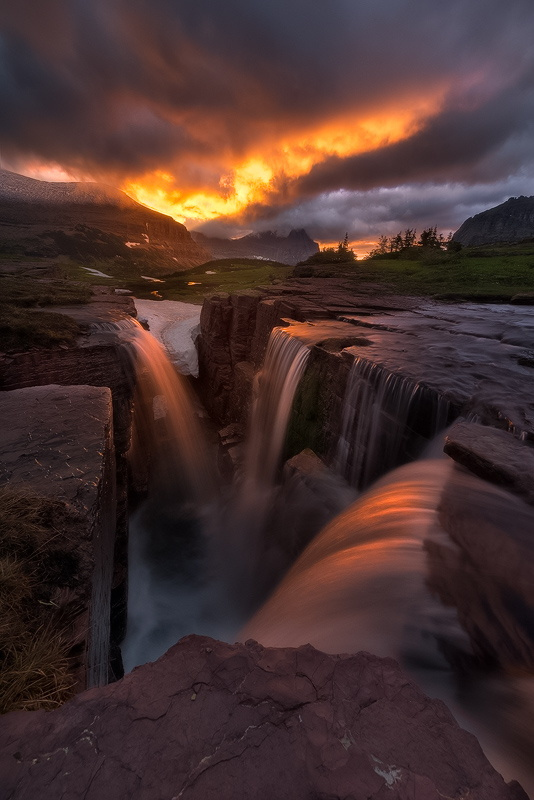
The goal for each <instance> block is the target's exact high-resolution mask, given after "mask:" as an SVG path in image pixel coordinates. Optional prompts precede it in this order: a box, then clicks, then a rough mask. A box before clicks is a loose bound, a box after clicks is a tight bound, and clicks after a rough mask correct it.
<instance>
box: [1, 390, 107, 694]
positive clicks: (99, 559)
mask: <svg viewBox="0 0 534 800" xmlns="http://www.w3.org/2000/svg"><path fill="white" fill-rule="evenodd" d="M0 416H1V418H2V427H1V429H0V483H1V484H2V485H8V486H9V487H10V488H23V489H28V490H29V491H31V492H32V493H35V494H37V495H40V496H43V497H47V498H51V499H52V500H54V501H56V500H59V501H60V502H61V504H62V505H63V506H64V509H65V513H64V516H63V517H62V519H61V520H60V521H58V523H57V530H56V535H55V536H54V537H53V538H52V539H51V543H50V544H49V546H48V550H50V551H53V553H55V554H57V558H60V557H61V558H63V560H65V559H66V558H68V559H69V563H70V564H71V572H72V574H70V575H69V580H68V585H67V586H63V585H62V586H58V587H57V591H56V593H55V595H54V596H53V598H52V601H53V602H54V604H55V605H56V606H58V607H59V608H61V609H63V610H64V611H65V613H68V614H70V615H72V617H73V622H72V626H71V627H72V630H71V635H72V643H73V647H75V648H76V649H77V651H80V650H82V651H83V650H85V653H84V654H83V655H82V656H81V661H82V666H81V672H80V676H79V677H80V681H81V683H82V686H83V685H89V686H98V685H101V684H103V683H106V682H107V680H108V661H109V657H108V656H109V638H110V635H109V606H110V590H111V581H112V572H113V546H114V537H115V512H116V507H115V503H116V494H115V460H114V452H113V420H112V406H111V393H110V391H109V389H107V388H97V387H93V386H36V387H31V388H27V389H18V390H14V391H11V392H1V393H0Z"/></svg>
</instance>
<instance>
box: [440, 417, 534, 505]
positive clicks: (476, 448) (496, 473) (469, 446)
mask: <svg viewBox="0 0 534 800" xmlns="http://www.w3.org/2000/svg"><path fill="white" fill-rule="evenodd" d="M444 450H445V452H446V453H447V455H449V456H451V458H453V459H454V460H455V461H457V462H458V463H459V464H462V465H463V466H464V467H467V469H469V470H470V471H471V472H473V473H474V474H475V475H478V476H479V477H480V478H484V479H485V480H487V481H489V482H490V483H495V484H497V485H499V486H503V487H504V488H506V489H509V490H510V491H513V492H514V493H516V494H519V495H521V496H522V497H523V498H524V499H525V500H527V502H529V503H532V504H534V448H532V447H529V446H527V445H526V444H523V442H521V441H519V440H518V439H515V438H514V437H513V436H510V434H509V433H506V432H505V431H499V430H496V429H494V428H490V427H486V426H483V425H476V424H473V423H469V422H456V423H455V424H454V425H453V426H452V428H451V429H450V430H449V432H448V433H447V436H446V439H445V447H444Z"/></svg>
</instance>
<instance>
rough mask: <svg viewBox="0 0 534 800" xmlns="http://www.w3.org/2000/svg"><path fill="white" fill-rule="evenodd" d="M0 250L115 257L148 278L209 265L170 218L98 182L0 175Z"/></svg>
mask: <svg viewBox="0 0 534 800" xmlns="http://www.w3.org/2000/svg"><path fill="white" fill-rule="evenodd" d="M0 246H1V247H2V249H4V251H6V250H7V251H8V252H9V250H10V249H11V250H13V249H15V251H20V250H22V251H23V252H26V253H30V254H36V255H51V256H57V255H70V256H72V255H74V257H78V258H85V257H89V258H90V257H91V256H92V257H98V254H99V253H100V252H102V253H105V254H106V257H115V258H119V259H122V260H123V261H125V262H126V263H130V264H131V265H132V267H136V268H137V267H139V268H141V269H143V270H144V271H147V272H149V273H151V274H168V273H171V272H176V271H179V270H180V269H182V270H185V269H190V268H191V267H196V266H198V265H200V264H203V263H205V262H206V261H209V260H210V258H211V255H210V253H209V251H208V250H206V249H204V248H203V247H202V246H201V245H199V244H198V243H197V242H195V241H194V240H193V239H192V238H191V234H190V232H189V231H188V230H187V228H186V227H185V226H184V225H182V224H181V223H180V222H177V221H176V220H175V219H173V218H172V217H170V216H167V215H165V214H161V213H160V212H159V211H154V210H153V209H151V208H148V207H147V206H144V205H142V204H141V203H138V202H137V201H136V200H133V199H132V198H131V197H129V196H128V195H127V194H125V193H124V192H122V191H121V190H120V189H115V188H114V187H112V186H107V185H105V184H99V183H90V182H88V183H75V182H73V183H65V182H48V181H39V180H36V179H35V178H27V177H26V176H24V175H19V174H18V173H14V172H9V171H8V170H0Z"/></svg>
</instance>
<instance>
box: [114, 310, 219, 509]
mask: <svg viewBox="0 0 534 800" xmlns="http://www.w3.org/2000/svg"><path fill="white" fill-rule="evenodd" d="M132 323H133V324H132V325H130V326H129V328H127V329H126V335H125V336H123V342H126V343H127V345H128V349H129V352H130V355H131V359H132V362H133V366H134V369H135V372H136V394H135V401H134V406H135V408H134V438H133V444H132V449H131V452H130V460H131V461H132V462H133V463H134V464H135V463H136V462H137V465H138V466H139V465H141V466H145V467H146V463H147V459H148V460H149V461H151V469H155V470H163V471H164V472H165V473H167V479H168V482H169V483H170V485H171V487H172V488H171V491H174V492H176V491H180V492H182V493H183V494H184V496H185V497H187V498H188V499H190V500H195V501H196V502H198V503H203V502H208V501H209V500H210V498H211V496H212V494H213V489H214V484H213V474H212V467H211V464H210V461H209V459H208V455H207V448H206V443H205V440H204V433H203V431H202V430H201V427H200V424H199V422H198V417H197V415H196V413H195V408H194V400H193V397H192V393H191V391H190V390H189V387H188V385H187V383H186V382H185V379H184V378H183V377H182V376H181V375H180V374H179V373H178V372H177V371H176V369H175V367H174V366H173V364H172V363H171V362H170V360H169V358H168V357H167V355H166V353H165V351H164V350H163V347H162V346H161V345H160V344H159V342H158V341H156V339H155V338H154V337H153V336H152V335H151V334H150V333H148V332H147V331H145V330H144V329H143V328H142V327H141V325H139V323H137V322H135V321H132ZM160 478H161V476H160Z"/></svg>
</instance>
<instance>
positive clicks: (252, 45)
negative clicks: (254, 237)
mask: <svg viewBox="0 0 534 800" xmlns="http://www.w3.org/2000/svg"><path fill="white" fill-rule="evenodd" d="M7 5H8V4H7V3H3V9H2V11H0V19H1V22H2V24H1V26H0V109H1V113H0V147H1V157H2V164H3V166H4V167H5V168H8V169H13V170H14V171H19V172H22V173H24V174H27V175H31V176H33V177H42V178H45V179H56V180H57V179H84V180H97V181H104V182H106V183H111V184H113V185H117V186H120V187H121V188H123V189H125V191H127V192H128V193H129V194H131V195H132V196H133V197H135V198H137V199H138V200H140V201H141V202H143V203H145V204H146V205H149V206H151V207H153V208H156V209H157V210H159V211H164V212H165V213H170V214H172V215H173V216H174V217H175V218H176V219H178V220H180V221H181V222H185V224H186V225H187V226H188V227H189V228H196V229H201V230H203V231H204V232H206V233H210V234H216V235H224V236H236V235H241V234H244V233H247V232H249V231H251V230H266V229H276V230H279V231H280V232H284V233H285V232H287V231H288V230H289V229H290V228H295V227H305V228H306V229H307V231H308V232H309V233H310V235H311V236H312V237H314V238H316V239H318V240H320V241H321V242H323V243H325V242H331V241H335V240H337V239H339V238H341V237H343V236H344V234H345V231H348V232H349V237H350V239H351V240H352V241H355V242H361V246H360V247H361V248H363V249H365V246H364V245H365V243H366V242H373V241H374V240H376V237H377V235H378V234H380V233H388V234H391V233H396V232H397V231H398V230H399V229H401V228H402V229H404V228H406V227H414V226H415V227H417V228H418V229H421V228H422V227H424V226H427V225H431V224H432V225H433V224H437V225H438V226H439V227H440V228H441V229H442V230H445V231H446V230H449V229H453V230H454V229H456V228H457V227H458V226H459V225H460V223H461V222H462V221H463V220H464V219H465V218H466V217H468V216H471V215H472V214H474V213H477V212H479V211H481V210H483V209H485V208H488V207H490V206H492V205H496V204H497V203H500V202H502V201H504V200H505V199H507V198H508V197H509V196H512V195H520V194H526V195H531V194H534V0H448V2H442V3H437V2H432V1H431V0H328V2H326V0H322V1H321V2H320V1H319V0H315V2H314V1H313V0H262V2H259V0H226V1H225V2H222V1H221V0H40V2H35V0H18V2H17V3H13V7H12V8H10V9H8V8H7Z"/></svg>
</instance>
